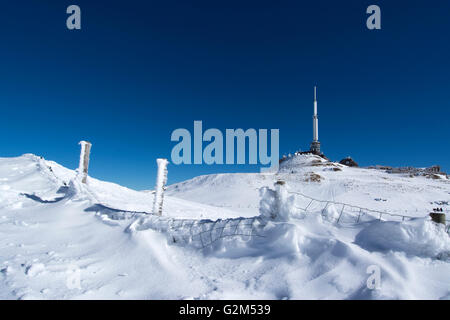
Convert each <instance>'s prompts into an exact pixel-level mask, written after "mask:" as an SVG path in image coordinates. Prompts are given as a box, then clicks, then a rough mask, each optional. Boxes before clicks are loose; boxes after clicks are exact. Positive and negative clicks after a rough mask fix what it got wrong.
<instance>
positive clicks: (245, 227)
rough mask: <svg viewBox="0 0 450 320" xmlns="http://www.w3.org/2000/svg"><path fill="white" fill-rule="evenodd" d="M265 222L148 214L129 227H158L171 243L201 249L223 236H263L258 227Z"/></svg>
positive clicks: (145, 228) (153, 228) (138, 229)
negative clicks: (182, 217)
mask: <svg viewBox="0 0 450 320" xmlns="http://www.w3.org/2000/svg"><path fill="white" fill-rule="evenodd" d="M265 225H266V221H265V220H264V219H262V218H261V217H252V218H234V219H224V220H222V219H219V220H215V221H212V220H195V219H174V218H166V217H157V216H154V215H150V216H147V217H142V218H141V219H140V220H138V221H136V222H134V223H133V224H132V225H131V226H130V229H131V230H136V231H141V230H147V229H152V230H156V231H161V232H164V233H165V234H166V235H167V237H168V240H169V241H171V242H172V243H175V244H179V245H190V246H192V247H194V248H197V249H204V248H206V247H208V246H211V245H213V244H214V243H215V242H217V241H218V240H221V239H224V238H227V237H240V238H241V239H242V240H243V241H248V240H250V239H252V238H253V237H264V236H263V235H262V232H261V230H262V228H263V227H264V226H265Z"/></svg>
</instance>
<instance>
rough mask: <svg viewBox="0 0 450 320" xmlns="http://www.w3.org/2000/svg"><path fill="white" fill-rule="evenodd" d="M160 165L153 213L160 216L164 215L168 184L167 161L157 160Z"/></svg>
mask: <svg viewBox="0 0 450 320" xmlns="http://www.w3.org/2000/svg"><path fill="white" fill-rule="evenodd" d="M156 163H157V164H158V172H157V175H156V189H155V201H154V203H153V213H154V214H157V215H158V216H160V215H162V207H163V199H164V187H165V185H166V183H167V164H168V163H169V161H167V159H156Z"/></svg>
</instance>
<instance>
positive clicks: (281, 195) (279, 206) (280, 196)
mask: <svg viewBox="0 0 450 320" xmlns="http://www.w3.org/2000/svg"><path fill="white" fill-rule="evenodd" d="M285 188H286V182H285V181H283V180H277V182H275V214H276V216H272V219H281V220H288V219H289V217H287V216H286V212H284V210H283V203H284V201H286V196H287V195H286V189H285Z"/></svg>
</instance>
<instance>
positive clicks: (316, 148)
mask: <svg viewBox="0 0 450 320" xmlns="http://www.w3.org/2000/svg"><path fill="white" fill-rule="evenodd" d="M309 151H310V152H311V153H314V154H317V155H320V154H321V153H320V142H319V118H318V117H317V87H316V86H314V114H313V141H312V142H311V146H310V148H309Z"/></svg>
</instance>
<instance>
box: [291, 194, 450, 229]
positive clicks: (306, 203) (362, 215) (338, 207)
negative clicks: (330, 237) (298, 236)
mask: <svg viewBox="0 0 450 320" xmlns="http://www.w3.org/2000/svg"><path fill="white" fill-rule="evenodd" d="M289 193H290V194H294V195H295V197H296V198H295V207H296V208H297V209H299V210H300V211H303V212H304V213H306V214H307V212H308V211H309V212H317V211H320V212H321V214H322V216H323V217H326V216H327V210H331V209H334V210H335V211H336V212H337V214H338V217H337V218H336V219H335V222H336V223H339V224H355V223H365V222H370V221H374V220H380V221H397V222H405V221H410V220H412V219H415V218H417V217H413V216H407V215H401V214H395V213H390V212H386V211H379V210H372V209H368V208H363V207H359V206H356V205H352V204H348V203H342V202H337V201H330V200H319V199H315V198H312V197H310V196H307V195H305V194H303V193H300V192H294V191H289ZM446 222H447V227H446V230H447V232H450V220H448V219H447V220H446Z"/></svg>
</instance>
